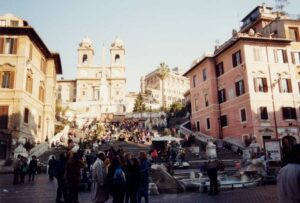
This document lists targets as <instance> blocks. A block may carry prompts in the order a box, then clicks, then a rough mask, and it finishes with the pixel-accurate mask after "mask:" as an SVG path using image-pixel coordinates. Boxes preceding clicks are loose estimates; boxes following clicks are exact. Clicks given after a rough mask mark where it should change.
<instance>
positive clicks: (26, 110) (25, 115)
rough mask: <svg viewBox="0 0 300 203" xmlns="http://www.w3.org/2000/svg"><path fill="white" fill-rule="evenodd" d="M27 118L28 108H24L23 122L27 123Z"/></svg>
mask: <svg viewBox="0 0 300 203" xmlns="http://www.w3.org/2000/svg"><path fill="white" fill-rule="evenodd" d="M28 120H29V109H28V108H25V109H24V123H28Z"/></svg>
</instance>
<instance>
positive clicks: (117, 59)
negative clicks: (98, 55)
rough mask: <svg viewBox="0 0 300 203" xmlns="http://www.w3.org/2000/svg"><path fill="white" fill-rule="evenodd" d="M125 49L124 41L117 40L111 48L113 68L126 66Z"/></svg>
mask: <svg viewBox="0 0 300 203" xmlns="http://www.w3.org/2000/svg"><path fill="white" fill-rule="evenodd" d="M124 56H125V47H124V43H123V41H122V40H120V39H118V38H116V39H115V41H114V42H113V43H112V44H111V47H110V64H111V66H112V67H114V66H118V67H123V66H124Z"/></svg>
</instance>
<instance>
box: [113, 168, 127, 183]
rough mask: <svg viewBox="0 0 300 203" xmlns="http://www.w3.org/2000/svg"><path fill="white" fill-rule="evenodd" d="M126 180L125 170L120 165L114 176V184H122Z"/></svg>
mask: <svg viewBox="0 0 300 203" xmlns="http://www.w3.org/2000/svg"><path fill="white" fill-rule="evenodd" d="M125 182H126V179H125V174H124V172H123V170H122V169H121V168H120V167H119V168H117V169H116V170H115V173H114V176H113V184H114V185H116V186H122V185H124V184H125Z"/></svg>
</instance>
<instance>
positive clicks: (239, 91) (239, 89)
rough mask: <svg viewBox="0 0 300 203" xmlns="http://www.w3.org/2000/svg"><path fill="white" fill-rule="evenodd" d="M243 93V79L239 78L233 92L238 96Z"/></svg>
mask: <svg viewBox="0 0 300 203" xmlns="http://www.w3.org/2000/svg"><path fill="white" fill-rule="evenodd" d="M244 93H245V88H244V80H240V81H238V82H236V83H235V94H236V96H237V97H238V96H240V95H242V94H244Z"/></svg>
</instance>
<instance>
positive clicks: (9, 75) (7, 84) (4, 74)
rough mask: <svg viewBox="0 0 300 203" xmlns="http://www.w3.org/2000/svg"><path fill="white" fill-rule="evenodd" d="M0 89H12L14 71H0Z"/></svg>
mask: <svg viewBox="0 0 300 203" xmlns="http://www.w3.org/2000/svg"><path fill="white" fill-rule="evenodd" d="M0 84H1V88H9V89H13V88H14V71H0Z"/></svg>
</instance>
